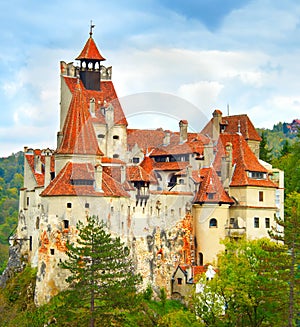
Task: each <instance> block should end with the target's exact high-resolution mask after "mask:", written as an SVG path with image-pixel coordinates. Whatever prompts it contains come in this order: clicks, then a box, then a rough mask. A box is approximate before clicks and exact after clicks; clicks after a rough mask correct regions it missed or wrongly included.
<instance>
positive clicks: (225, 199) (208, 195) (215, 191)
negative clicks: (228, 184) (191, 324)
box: [194, 167, 234, 204]
mask: <svg viewBox="0 0 300 327" xmlns="http://www.w3.org/2000/svg"><path fill="white" fill-rule="evenodd" d="M200 176H201V182H200V184H199V189H198V192H197V194H196V196H195V199H194V202H195V203H228V204H233V203H234V201H233V200H232V199H231V198H230V196H229V195H228V194H227V193H226V192H225V190H224V188H223V186H222V184H221V182H220V179H219V177H218V175H217V173H216V171H215V170H214V168H213V167H209V168H202V169H200Z"/></svg>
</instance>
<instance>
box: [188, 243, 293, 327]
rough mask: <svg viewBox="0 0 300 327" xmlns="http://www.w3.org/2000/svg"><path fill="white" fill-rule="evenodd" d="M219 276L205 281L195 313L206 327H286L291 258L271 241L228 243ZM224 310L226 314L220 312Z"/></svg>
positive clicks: (222, 257) (219, 265)
mask: <svg viewBox="0 0 300 327" xmlns="http://www.w3.org/2000/svg"><path fill="white" fill-rule="evenodd" d="M225 246H226V251H225V252H223V253H222V254H220V256H219V259H218V269H219V273H218V274H217V275H216V277H215V278H214V279H213V280H212V281H206V280H202V286H203V291H202V292H200V293H198V294H196V295H195V302H194V305H195V310H196V313H198V315H199V316H200V318H201V319H202V320H203V321H204V322H205V324H206V326H237V327H239V326H253V327H259V326H265V325H268V326H273V327H275V326H278V327H281V326H283V322H286V321H287V316H288V310H287V307H288V306H287V303H288V274H287V273H286V269H287V266H288V263H289V260H290V258H289V255H288V253H287V251H286V248H285V247H284V246H283V245H280V244H277V243H275V242H271V241H270V240H268V239H260V240H253V241H245V240H241V241H234V242H232V241H230V240H226V241H225ZM222 311H223V314H221V312H222Z"/></svg>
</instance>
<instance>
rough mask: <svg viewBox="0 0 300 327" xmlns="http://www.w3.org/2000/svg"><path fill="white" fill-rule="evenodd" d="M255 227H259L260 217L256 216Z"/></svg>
mask: <svg viewBox="0 0 300 327" xmlns="http://www.w3.org/2000/svg"><path fill="white" fill-rule="evenodd" d="M254 228H259V218H258V217H254Z"/></svg>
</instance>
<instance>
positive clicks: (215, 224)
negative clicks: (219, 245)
mask: <svg viewBox="0 0 300 327" xmlns="http://www.w3.org/2000/svg"><path fill="white" fill-rule="evenodd" d="M214 227H215V228H216V227H218V221H217V219H216V218H211V220H210V221H209V228H214Z"/></svg>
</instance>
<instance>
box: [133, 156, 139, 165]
mask: <svg viewBox="0 0 300 327" xmlns="http://www.w3.org/2000/svg"><path fill="white" fill-rule="evenodd" d="M132 162H133V163H135V164H137V163H139V162H140V158H138V157H133V158H132Z"/></svg>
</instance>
